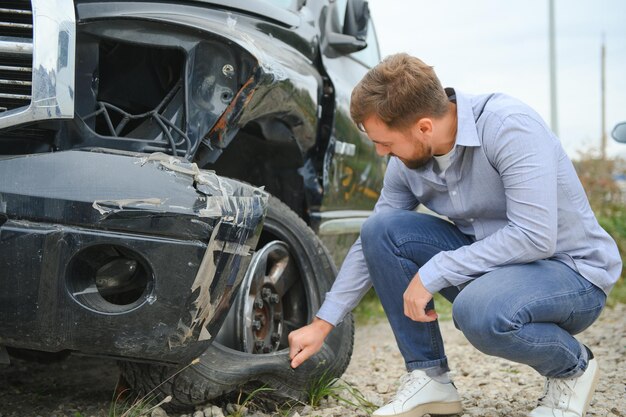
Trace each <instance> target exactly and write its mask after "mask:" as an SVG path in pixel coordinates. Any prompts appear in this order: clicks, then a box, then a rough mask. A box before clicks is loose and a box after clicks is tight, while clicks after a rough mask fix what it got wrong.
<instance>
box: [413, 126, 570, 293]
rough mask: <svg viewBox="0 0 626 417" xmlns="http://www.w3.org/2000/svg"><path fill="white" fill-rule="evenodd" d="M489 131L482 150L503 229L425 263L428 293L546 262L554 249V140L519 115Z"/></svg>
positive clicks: (557, 146) (556, 155) (421, 271)
mask: <svg viewBox="0 0 626 417" xmlns="http://www.w3.org/2000/svg"><path fill="white" fill-rule="evenodd" d="M492 132H495V133H492V134H490V132H488V131H485V134H484V137H483V150H484V152H485V153H486V155H487V158H488V159H489V160H490V161H491V163H492V165H493V167H494V168H495V169H496V170H497V171H498V172H499V174H500V177H501V179H502V183H503V185H504V191H505V198H506V216H507V225H506V226H505V227H503V228H502V229H500V230H498V231H496V232H495V233H493V234H491V235H489V236H487V237H486V238H484V239H482V240H479V241H477V242H474V243H473V244H471V245H467V246H463V247H461V248H459V249H456V250H452V251H444V252H440V253H438V254H437V255H435V256H434V257H433V258H431V259H430V261H428V262H427V263H426V264H424V265H423V266H422V267H421V268H420V269H419V274H420V278H421V280H422V283H423V284H424V286H425V287H426V289H427V290H428V291H429V292H430V293H432V294H434V293H436V292H438V291H439V290H441V289H442V288H445V287H448V286H452V285H460V284H462V283H464V282H466V281H469V280H471V279H473V278H476V277H477V276H480V275H482V274H484V273H486V272H489V271H492V270H494V269H496V268H498V267H501V266H504V265H510V264H519V263H528V262H532V261H535V260H539V259H545V258H549V257H550V256H552V255H553V254H554V251H555V249H556V240H557V169H558V163H559V157H560V155H562V153H561V152H559V149H560V144H559V142H558V140H557V139H556V137H554V135H553V134H552V132H550V131H549V130H548V129H547V127H545V126H544V125H543V124H542V123H540V122H539V121H537V120H535V119H534V118H532V117H530V116H528V115H523V114H515V115H510V116H508V117H507V118H505V119H504V120H503V121H502V122H501V124H497V125H496V126H495V127H494V129H493V131H492ZM563 155H564V154H563ZM563 157H564V156H563ZM461 197H463V196H461ZM484 198H489V196H484Z"/></svg>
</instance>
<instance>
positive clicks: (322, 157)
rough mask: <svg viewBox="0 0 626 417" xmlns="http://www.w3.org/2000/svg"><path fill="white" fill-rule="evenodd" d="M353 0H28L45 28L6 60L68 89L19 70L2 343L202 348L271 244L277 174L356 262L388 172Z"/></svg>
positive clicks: (5, 146) (339, 250)
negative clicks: (357, 245)
mask: <svg viewBox="0 0 626 417" xmlns="http://www.w3.org/2000/svg"><path fill="white" fill-rule="evenodd" d="M351 1H352V0H347V1H346V2H331V1H329V0H308V1H306V2H303V1H299V0H294V1H293V2H291V5H289V6H288V7H279V6H278V5H283V4H285V2H283V1H280V2H272V1H269V2H268V1H256V0H250V1H243V0H236V1H226V0H191V1H187V2H184V3H182V4H181V3H180V2H174V1H129V0H119V1H108V0H55V4H56V5H57V7H56V9H58V10H59V11H63V13H57V14H59V16H58V18H56V19H52V20H53V21H55V22H57V23H56V24H55V25H52V26H50V25H48V24H42V23H40V22H45V21H46V19H48V18H49V17H50V16H53V15H54V14H55V8H51V7H50V5H49V4H48V3H50V1H49V0H31V2H28V1H26V2H21V3H19V4H17V3H16V5H15V6H12V7H22V8H23V9H24V11H26V13H21V12H20V16H22V17H19V18H20V19H22V18H23V16H29V14H28V12H30V13H32V23H33V27H32V28H31V32H30V33H29V32H28V30H21V31H18V32H15V33H9V34H7V33H4V34H3V36H5V35H6V36H9V37H15V38H16V39H19V40H20V42H18V43H17V45H18V46H20V47H21V46H22V45H30V49H28V48H26V49H24V50H20V51H19V54H16V53H14V52H16V51H9V52H6V51H0V58H2V59H3V60H4V61H6V63H7V66H6V67H3V68H4V69H3V71H7V70H6V68H8V66H13V67H14V69H15V71H14V72H15V73H16V74H18V75H15V78H16V80H15V84H16V85H19V86H20V88H22V89H23V88H24V86H25V85H27V83H28V82H30V81H28V80H29V79H30V80H31V81H32V85H33V88H35V87H36V86H37V85H40V86H41V85H43V86H48V87H49V88H47V89H46V91H45V98H46V101H45V102H43V101H41V100H39V98H40V97H42V95H41V94H34V93H33V94H32V95H31V96H26V95H23V96H22V95H19V97H20V100H21V101H12V100H13V98H12V97H14V96H18V95H17V94H14V93H15V91H12V90H11V91H4V90H2V89H3V88H5V87H4V85H0V354H1V353H2V352H1V350H2V348H3V346H6V347H10V348H13V349H31V350H37V351H47V352H60V351H74V352H82V353H86V354H95V355H108V356H112V357H119V358H127V359H132V360H145V361H151V362H167V363H183V362H185V361H188V360H189V359H190V358H193V357H195V356H197V355H198V354H199V353H200V352H202V351H204V350H205V349H206V347H207V345H208V344H210V343H211V341H212V340H213V338H214V336H215V335H216V334H217V332H218V330H219V329H220V326H221V325H222V322H223V321H224V320H225V318H226V315H227V314H228V311H229V309H230V307H231V305H232V303H233V300H234V298H235V296H236V293H237V291H238V289H239V287H240V283H241V281H242V279H243V278H242V277H243V275H244V274H245V271H246V268H247V266H248V263H249V262H250V258H251V254H252V252H253V251H254V249H255V248H256V243H257V240H258V239H259V235H260V233H261V228H262V223H263V215H264V212H265V210H266V207H267V194H266V193H265V191H262V188H264V189H265V190H266V191H267V192H268V193H270V194H272V195H274V196H276V197H277V198H279V199H280V200H281V201H282V202H283V203H285V204H286V205H287V206H288V207H289V208H290V209H291V210H292V211H294V212H295V213H296V214H298V215H299V216H300V217H301V218H302V219H303V220H304V221H305V222H306V223H307V224H308V225H309V226H310V227H311V228H312V229H313V230H314V231H316V232H317V233H318V235H319V236H320V237H321V238H322V240H323V241H324V243H325V244H326V245H327V247H328V248H329V249H330V250H331V252H332V253H333V254H334V257H335V261H336V263H337V265H339V264H340V263H341V262H342V260H343V257H344V254H345V253H346V252H347V249H348V248H349V246H350V245H351V244H352V242H353V241H354V238H355V236H356V235H355V233H358V230H359V228H360V225H361V224H362V222H363V221H364V219H365V218H366V217H367V215H368V214H369V213H370V212H371V210H372V208H373V206H374V204H375V201H376V199H377V196H378V195H377V190H378V189H380V186H381V185H382V178H383V171H384V169H385V160H383V159H381V158H379V157H377V155H376V154H375V150H374V147H373V146H371V144H370V142H369V140H368V139H367V137H366V136H365V134H363V133H362V132H359V131H358V129H357V128H356V126H354V124H352V123H351V121H350V119H349V95H350V91H351V89H352V87H353V86H354V85H355V84H356V82H357V81H358V80H359V79H360V78H361V77H362V75H363V74H364V73H365V72H366V71H367V69H368V68H369V67H370V66H371V65H372V63H375V61H377V60H378V58H379V57H378V51H377V49H374V46H375V43H371V44H370V45H371V46H369V47H368V48H369V51H370V52H368V49H366V50H364V51H363V52H365V53H366V55H367V54H369V56H370V58H371V59H370V60H369V61H368V60H367V59H364V58H363V56H361V55H357V54H347V53H338V52H337V50H333V48H332V47H330V46H329V40H328V39H329V36H330V35H331V34H334V35H337V34H342V33H343V32H342V31H343V29H342V25H343V16H344V15H345V12H346V10H345V8H346V3H350V2H351ZM342 7H343V8H344V9H343V10H342V9H341V8H342ZM7 13H8V12H7ZM72 13H74V16H71V15H72ZM66 15H67V16H66ZM1 20H2V16H0V23H1ZM0 26H2V25H0ZM9 26H10V25H9ZM26 26H28V25H26ZM6 30H10V29H6ZM368 42H369V41H368ZM28 50H30V51H31V54H30V55H29V54H28V53H27V52H24V51H28ZM42 51H45V54H43V52H42ZM55 51H56V58H57V59H56V60H54V59H52V58H50V59H47V58H46V65H45V66H42V65H40V61H41V58H42V57H44V56H45V57H49V56H51V55H54V54H55ZM35 52H36V53H35ZM359 53H360V52H359ZM53 58H54V57H53ZM4 61H3V62H4ZM53 63H56V66H55V65H52V64H53ZM3 65H4V64H3ZM36 66H38V67H36ZM11 71H13V70H11ZM5 75H6V74H5ZM3 76H4V75H3ZM29 77H30V78H29ZM20 91H21V90H20ZM9 93H10V94H9ZM5 97H10V98H9V99H6V100H4V98H5ZM3 100H4V101H3ZM29 100H30V101H32V103H31V102H29ZM42 103H43V104H46V103H52V104H54V103H57V104H58V106H57V107H58V108H54V107H53V106H44V107H45V110H46V111H42V109H41V106H39V105H40V104H42ZM70 105H71V106H70ZM35 109H38V110H37V111H35ZM72 109H73V112H72ZM15 114H20V117H19V118H16V117H14V115H15ZM246 184H251V185H250V186H248V185H246Z"/></svg>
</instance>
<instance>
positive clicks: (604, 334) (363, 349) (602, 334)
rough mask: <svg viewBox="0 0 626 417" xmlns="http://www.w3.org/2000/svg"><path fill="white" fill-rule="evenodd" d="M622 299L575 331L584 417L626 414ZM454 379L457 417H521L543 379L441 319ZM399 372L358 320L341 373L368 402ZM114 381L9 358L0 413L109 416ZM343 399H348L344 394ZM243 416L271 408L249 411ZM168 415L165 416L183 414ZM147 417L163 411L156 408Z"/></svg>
mask: <svg viewBox="0 0 626 417" xmlns="http://www.w3.org/2000/svg"><path fill="white" fill-rule="evenodd" d="M625 316H626V305H619V306H617V307H615V308H614V309H607V310H605V311H604V312H603V314H602V316H601V317H600V319H599V321H598V322H597V323H596V324H595V325H594V326H592V328H591V329H588V330H587V331H585V332H584V333H582V334H581V335H580V340H582V341H583V342H584V343H585V344H587V345H588V346H590V347H591V348H592V350H593V351H594V354H595V355H596V357H597V358H598V361H599V364H600V368H601V377H600V383H599V386H598V390H597V392H596V394H595V396H594V399H593V401H592V402H591V407H590V410H589V412H588V413H587V415H588V416H602V417H626V392H625V389H626V385H625V381H626V376H625V375H626V317H625ZM441 326H442V331H443V334H444V339H445V341H446V348H447V354H448V357H449V362H450V366H451V368H453V374H452V376H453V378H454V380H455V383H456V385H457V387H458V389H459V391H460V393H461V395H462V398H463V405H464V408H465V414H463V417H468V416H476V417H478V416H480V417H522V416H525V415H526V414H527V413H528V411H529V410H530V409H532V408H533V407H534V405H535V402H536V399H537V398H538V396H539V395H540V393H541V390H542V387H543V380H542V378H541V377H539V376H538V375H536V374H535V373H534V371H532V370H531V369H530V368H527V367H524V366H521V365H517V364H514V363H511V362H508V361H505V360H500V359H497V358H493V357H488V356H485V355H483V354H481V353H480V352H478V351H477V350H475V349H474V348H473V347H472V346H471V345H470V344H469V343H468V342H467V340H466V339H465V338H464V337H463V335H462V334H461V333H460V332H459V331H457V330H456V329H455V328H454V326H453V324H452V323H451V322H449V321H447V322H443V323H442V324H441ZM403 373H404V367H403V363H402V358H401V356H400V353H399V352H398V349H397V347H396V344H395V341H394V339H393V335H392V333H391V329H390V328H389V325H388V324H387V323H386V322H380V323H375V324H369V325H362V326H359V327H357V332H356V341H355V351H354V355H353V359H352V363H351V364H350V367H349V368H348V370H347V372H346V374H345V375H344V378H343V379H344V380H345V381H346V382H348V383H349V384H351V385H352V386H354V387H356V388H357V389H358V390H359V391H360V392H361V393H362V394H363V395H364V396H365V397H366V398H367V399H368V400H369V401H370V402H372V403H375V404H382V403H383V402H384V401H386V400H388V399H389V398H391V397H392V396H393V394H394V392H395V389H396V388H397V381H398V378H399V377H400V376H401V375H402V374H403ZM116 380H117V370H116V368H115V365H114V363H113V362H112V361H103V360H102V359H96V358H82V357H72V358H70V359H68V360H65V361H63V362H60V363H55V364H49V365H42V364H37V363H32V362H23V361H14V363H13V365H12V366H10V367H7V368H4V369H2V368H0V417H36V416H41V417H48V416H54V417H61V416H68V417H69V416H71V417H77V416H81V417H82V416H84V417H91V416H93V417H108V404H109V402H110V399H111V396H112V392H113V387H114V386H115V382H116ZM342 396H343V397H344V398H351V397H350V396H349V395H347V394H346V393H344V394H342ZM229 412H230V413H232V412H233V407H232V406H228V407H226V409H224V410H222V409H220V408H218V407H210V406H209V407H204V408H202V409H200V410H197V411H196V412H195V413H192V414H189V415H187V417H218V416H220V415H224V414H226V415H228V414H229ZM286 414H290V415H292V416H293V417H297V416H311V417H315V416H321V417H332V416H366V415H367V413H366V412H365V411H364V410H362V409H357V408H354V407H345V406H343V405H341V403H340V402H337V401H336V400H330V401H324V402H323V404H322V406H320V407H319V408H316V409H311V408H310V407H305V408H302V407H296V408H294V409H292V410H291V412H290V413H286ZM245 415H248V416H255V417H264V416H269V415H270V414H263V413H261V412H259V411H258V410H257V411H253V410H249V411H248V412H246V413H245ZM183 416H184V415H173V414H170V415H169V417H183ZM152 417H167V414H166V413H165V412H163V411H162V410H160V409H158V410H156V411H155V412H154V413H153V415H152Z"/></svg>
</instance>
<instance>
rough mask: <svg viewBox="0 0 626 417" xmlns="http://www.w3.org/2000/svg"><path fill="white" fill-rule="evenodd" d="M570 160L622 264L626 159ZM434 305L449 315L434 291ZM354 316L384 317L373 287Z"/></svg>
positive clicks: (618, 299) (620, 299) (593, 154)
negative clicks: (617, 251)
mask: <svg viewBox="0 0 626 417" xmlns="http://www.w3.org/2000/svg"><path fill="white" fill-rule="evenodd" d="M573 163H574V167H575V168H576V172H577V173H578V177H579V178H580V181H581V183H582V185H583V187H584V189H585V192H586V193H587V197H588V198H589V204H590V205H591V208H592V209H593V211H594V213H595V214H596V217H597V219H598V222H599V223H600V225H601V226H602V227H603V228H604V230H606V231H607V232H608V233H609V234H610V235H611V236H612V237H613V239H615V241H616V242H617V246H618V247H619V251H620V254H621V256H622V263H624V264H626V258H625V255H626V161H624V160H623V159H621V158H619V157H615V158H606V159H603V158H602V157H601V156H600V153H599V152H598V151H595V150H589V151H585V152H581V153H579V155H578V157H577V158H576V159H575V160H574V161H573ZM624 271H625V270H624V267H622V275H621V277H620V279H619V281H618V282H617V284H616V285H615V287H614V288H613V290H612V291H611V293H610V294H609V297H608V299H607V305H608V306H614V305H615V304H617V303H626V280H625V279H624ZM435 306H436V310H437V314H439V316H440V319H442V320H446V319H450V318H451V316H452V311H451V310H452V306H451V304H450V303H449V302H448V301H446V300H445V299H444V298H443V297H441V296H440V295H439V294H435ZM354 316H355V318H356V320H357V323H367V322H369V321H371V320H378V319H381V318H384V317H385V314H384V311H383V307H382V305H381V304H380V301H379V300H378V297H377V296H376V293H375V292H374V290H373V289H371V290H370V291H369V292H368V293H367V294H366V295H365V297H364V298H363V300H361V302H360V303H359V305H358V306H357V308H356V309H355V311H354Z"/></svg>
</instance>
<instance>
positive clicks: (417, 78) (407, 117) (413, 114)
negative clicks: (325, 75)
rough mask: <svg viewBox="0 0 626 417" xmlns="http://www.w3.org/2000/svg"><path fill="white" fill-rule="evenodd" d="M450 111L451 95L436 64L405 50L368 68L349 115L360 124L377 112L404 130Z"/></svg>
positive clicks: (388, 122)
mask: <svg viewBox="0 0 626 417" xmlns="http://www.w3.org/2000/svg"><path fill="white" fill-rule="evenodd" d="M447 111H448V97H447V95H446V93H445V91H444V89H443V87H442V86H441V82H440V81H439V78H437V75H436V74H435V71H434V70H433V67H431V66H429V65H426V64H425V63H424V62H422V61H421V60H420V59H418V58H415V57H413V56H410V55H409V54H406V53H400V54H395V55H390V56H388V57H386V58H385V59H384V60H383V61H382V62H381V63H379V64H378V65H376V66H375V67H374V68H372V69H371V70H369V71H368V72H367V74H365V76H364V77H363V79H362V80H361V81H359V83H358V84H357V86H356V87H355V88H354V90H353V91H352V97H351V99H350V115H351V117H352V120H353V121H354V123H356V124H357V126H359V127H361V126H362V123H363V121H364V120H365V119H367V118H368V117H370V116H377V117H378V118H380V119H381V120H382V121H383V122H385V123H386V124H387V126H389V127H390V128H395V129H399V130H402V129H406V128H408V127H409V126H411V125H412V124H413V123H415V122H416V121H417V120H419V119H421V118H423V117H435V118H438V117H442V116H443V115H445V114H446V112H447Z"/></svg>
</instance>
